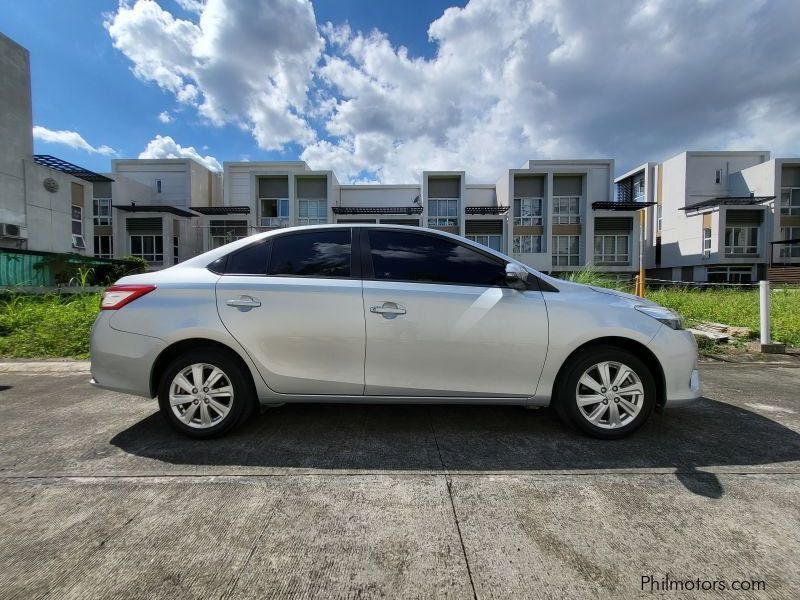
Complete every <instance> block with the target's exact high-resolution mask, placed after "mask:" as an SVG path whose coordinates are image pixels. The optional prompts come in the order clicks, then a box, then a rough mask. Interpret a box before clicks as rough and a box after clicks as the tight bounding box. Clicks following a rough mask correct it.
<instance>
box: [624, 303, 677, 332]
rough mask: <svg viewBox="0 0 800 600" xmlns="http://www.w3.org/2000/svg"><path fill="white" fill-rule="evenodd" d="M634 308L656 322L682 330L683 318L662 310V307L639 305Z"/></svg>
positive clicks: (667, 310) (665, 309)
mask: <svg viewBox="0 0 800 600" xmlns="http://www.w3.org/2000/svg"><path fill="white" fill-rule="evenodd" d="M635 308H636V310H638V311H639V312H640V313H644V314H646V315H647V316H648V317H653V318H654V319H656V320H657V321H661V322H662V323H663V324H664V325H666V326H667V327H671V328H672V329H683V317H682V316H681V315H679V314H678V313H676V312H675V311H674V310H670V309H668V308H664V307H663V306H647V305H641V304H640V305H638V306H636V307H635Z"/></svg>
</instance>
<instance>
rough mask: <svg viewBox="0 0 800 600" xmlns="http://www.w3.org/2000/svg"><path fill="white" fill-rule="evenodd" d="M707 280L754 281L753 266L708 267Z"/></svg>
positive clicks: (720, 281) (723, 281) (727, 281)
mask: <svg viewBox="0 0 800 600" xmlns="http://www.w3.org/2000/svg"><path fill="white" fill-rule="evenodd" d="M706 280H707V281H708V282H709V283H752V282H753V268H752V267H727V266H723V267H708V269H707V270H706Z"/></svg>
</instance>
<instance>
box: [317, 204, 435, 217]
mask: <svg viewBox="0 0 800 600" xmlns="http://www.w3.org/2000/svg"><path fill="white" fill-rule="evenodd" d="M331 210H332V211H333V214H335V215H418V214H421V213H422V207H421V206H333V207H331Z"/></svg>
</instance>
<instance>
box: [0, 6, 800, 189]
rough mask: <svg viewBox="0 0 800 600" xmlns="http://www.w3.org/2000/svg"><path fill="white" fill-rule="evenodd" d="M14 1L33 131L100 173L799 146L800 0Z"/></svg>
mask: <svg viewBox="0 0 800 600" xmlns="http://www.w3.org/2000/svg"><path fill="white" fill-rule="evenodd" d="M450 7H452V8H450ZM448 8H449V10H448ZM0 11H2V14H3V20H2V23H0V31H2V32H3V33H4V34H6V35H8V36H9V37H11V38H12V39H14V40H15V41H17V42H18V43H20V44H22V45H23V46H25V47H26V48H28V50H29V51H30V54H31V70H32V88H33V115H34V125H36V126H38V127H39V128H43V129H38V130H37V135H36V137H37V139H36V141H35V149H36V151H37V152H40V153H49V154H54V155H57V156H59V157H61V158H64V159H66V160H69V161H72V162H75V163H77V164H80V165H83V166H85V167H87V168H90V169H94V170H98V171H106V170H109V168H110V159H111V158H113V157H136V156H139V155H140V154H142V153H144V154H145V155H147V156H169V155H176V154H191V151H190V150H189V149H190V148H193V149H194V151H195V152H196V153H197V154H198V155H199V156H200V157H201V158H204V157H209V158H208V161H209V163H210V164H217V163H221V162H222V161H224V160H241V159H252V160H268V159H284V160H286V159H297V158H302V159H304V160H307V161H308V162H309V163H311V164H312V166H313V167H316V168H333V169H335V170H336V172H337V175H338V176H339V178H340V180H343V181H346V180H353V181H359V180H381V181H387V182H393V181H397V182H408V181H414V180H416V179H418V176H419V174H420V173H421V171H422V169H424V168H429V169H465V170H466V171H467V174H468V178H470V179H472V180H478V181H494V180H496V178H497V177H498V176H499V174H500V171H501V169H503V168H509V167H515V166H519V165H520V164H522V163H523V162H524V161H525V160H526V159H528V158H568V157H573V158H575V157H611V158H615V159H616V160H617V171H621V170H624V169H626V168H628V167H630V166H633V165H635V164H638V163H641V162H644V161H647V160H661V159H664V158H666V157H668V156H670V155H671V154H673V153H676V152H679V151H681V150H684V149H698V148H707V149H756V148H757V149H768V150H772V151H773V152H774V153H775V154H776V155H783V156H786V155H798V154H800V141H799V140H800V108H799V107H800V78H798V77H797V76H796V73H797V65H800V46H799V45H798V44H797V43H796V41H795V39H796V31H794V29H795V28H796V23H798V22H800V3H798V2H792V1H791V0H775V1H773V2H763V1H760V0H754V1H752V2H741V3H739V2H737V3H724V2H722V1H721V0H720V1H719V2H717V1H716V0H709V1H707V2H703V3H697V2H689V1H683V0H674V1H671V2H665V3H657V2H644V1H638V0H619V1H616V2H599V3H585V2H574V1H571V0H491V1H490V0H472V1H471V2H470V3H468V4H466V3H461V4H455V3H449V2H434V1H420V0H414V1H404V2H388V1H387V2H382V1H381V2H374V1H357V0H324V1H322V0H319V1H315V2H313V4H312V3H310V2H306V1H305V0H252V1H246V0H209V2H208V3H207V4H206V3H205V2H203V1H202V0H174V1H173V0H163V1H159V2H158V3H157V4H156V3H155V2H154V1H153V0H136V1H134V0H130V1H127V2H124V3H122V4H120V3H119V2H117V1H116V0H110V1H89V0H76V1H72V2H63V1H56V0H39V1H37V2H18V1H14V0H0ZM287 23H288V24H291V26H287V25H286V24H287ZM731 31H736V32H737V39H736V43H735V44H733V43H731V41H732V40H731V37H730V32H731ZM64 32H69V35H64ZM791 65H794V67H791ZM162 113H164V114H165V115H167V117H166V118H164V120H165V121H168V122H162V120H160V119H159V115H160V114H162ZM65 132H66V133H65ZM78 136H79V137H78ZM80 138H82V139H83V140H85V143H82V142H80V141H76V140H80ZM46 140H51V141H46ZM52 140H56V141H52Z"/></svg>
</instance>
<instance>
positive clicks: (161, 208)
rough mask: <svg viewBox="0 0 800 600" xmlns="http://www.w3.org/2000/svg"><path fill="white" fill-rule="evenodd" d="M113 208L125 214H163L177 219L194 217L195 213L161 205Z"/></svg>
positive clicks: (116, 205)
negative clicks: (177, 217)
mask: <svg viewBox="0 0 800 600" xmlns="http://www.w3.org/2000/svg"><path fill="white" fill-rule="evenodd" d="M112 206H113V207H114V208H118V209H119V210H124V211H125V212H165V213H170V214H173V215H178V216H179V217H196V216H197V213H193V212H191V211H189V210H186V209H184V208H178V207H177V206H167V205H163V204H122V205H120V204H114V205H112Z"/></svg>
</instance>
